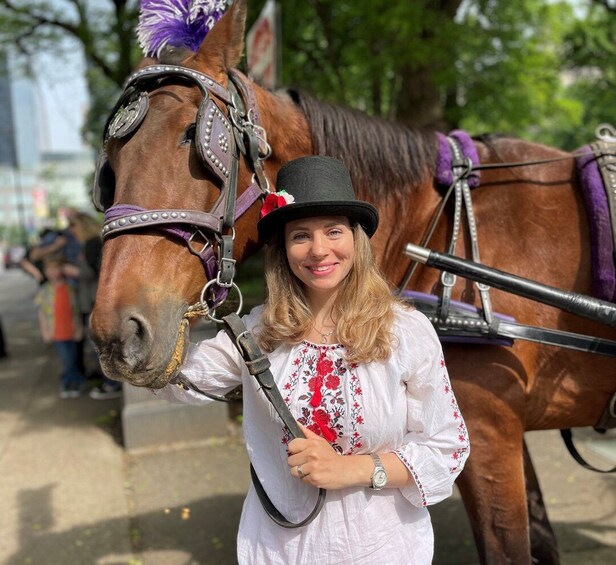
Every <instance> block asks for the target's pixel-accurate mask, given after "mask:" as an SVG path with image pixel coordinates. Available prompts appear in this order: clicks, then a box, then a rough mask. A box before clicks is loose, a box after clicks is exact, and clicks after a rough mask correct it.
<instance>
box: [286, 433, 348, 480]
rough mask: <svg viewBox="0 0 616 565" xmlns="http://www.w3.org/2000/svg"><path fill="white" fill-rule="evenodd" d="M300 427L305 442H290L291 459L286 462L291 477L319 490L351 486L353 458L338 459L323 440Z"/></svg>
mask: <svg viewBox="0 0 616 565" xmlns="http://www.w3.org/2000/svg"><path fill="white" fill-rule="evenodd" d="M299 426H300V428H301V429H302V432H304V435H305V436H306V438H305V439H304V438H296V439H294V440H292V441H291V442H289V446H288V449H289V453H290V454H291V455H290V456H289V458H288V460H287V462H288V464H289V467H290V468H291V475H293V476H294V477H297V478H298V479H301V480H303V481H304V482H306V483H309V484H311V485H313V486H315V487H318V488H324V489H339V488H344V487H348V486H351V485H352V484H353V483H352V482H350V481H349V479H350V478H351V477H352V473H351V470H352V469H351V467H352V461H351V460H352V458H351V457H345V456H343V455H339V454H338V453H336V452H335V451H334V448H333V447H332V446H331V445H330V443H329V442H328V441H327V440H326V439H324V438H322V437H320V436H318V435H317V434H315V433H314V432H313V431H311V430H309V429H308V428H307V427H305V426H302V425H301V424H299ZM298 467H299V470H298ZM302 475H303V477H302Z"/></svg>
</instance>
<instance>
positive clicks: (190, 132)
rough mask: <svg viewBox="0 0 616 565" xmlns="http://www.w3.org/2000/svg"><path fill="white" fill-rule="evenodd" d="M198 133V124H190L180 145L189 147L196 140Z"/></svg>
mask: <svg viewBox="0 0 616 565" xmlns="http://www.w3.org/2000/svg"><path fill="white" fill-rule="evenodd" d="M196 131H197V124H190V125H189V126H188V127H187V128H186V130H185V131H184V135H183V136H182V140H181V141H180V144H181V145H188V144H190V143H192V142H193V141H194V140H195V132H196Z"/></svg>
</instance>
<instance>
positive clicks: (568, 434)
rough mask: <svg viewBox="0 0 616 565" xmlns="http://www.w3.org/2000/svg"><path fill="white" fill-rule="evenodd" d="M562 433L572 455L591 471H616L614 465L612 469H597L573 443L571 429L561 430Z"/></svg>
mask: <svg viewBox="0 0 616 565" xmlns="http://www.w3.org/2000/svg"><path fill="white" fill-rule="evenodd" d="M560 435H561V436H562V438H563V441H564V442H565V445H566V446H567V449H568V450H569V453H571V457H573V458H574V459H575V460H576V461H577V462H578V463H579V464H580V465H581V466H582V467H584V468H585V469H588V470H589V471H594V472H595V473H614V472H616V467H612V468H611V469H597V468H596V467H593V466H592V465H591V464H590V463H588V461H586V460H585V459H584V458H583V457H582V456H581V455H580V452H579V451H578V450H577V449H576V448H575V445H573V434H572V432H571V430H570V429H566V430H560Z"/></svg>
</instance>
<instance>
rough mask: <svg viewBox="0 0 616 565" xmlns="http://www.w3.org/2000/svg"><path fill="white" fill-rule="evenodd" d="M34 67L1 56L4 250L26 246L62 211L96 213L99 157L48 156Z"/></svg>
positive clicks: (0, 222)
mask: <svg viewBox="0 0 616 565" xmlns="http://www.w3.org/2000/svg"><path fill="white" fill-rule="evenodd" d="M28 67H29V66H28V65H27V64H24V62H23V61H20V60H18V59H17V58H16V57H15V56H14V55H12V54H11V53H10V52H0V244H1V242H3V241H4V245H5V246H6V245H7V243H15V239H16V238H17V239H18V240H19V241H20V242H21V243H25V242H26V240H27V238H28V237H29V236H31V235H33V234H35V233H36V232H38V230H39V229H40V228H41V227H42V226H43V225H49V224H53V223H54V222H55V221H56V216H57V212H58V210H60V209H62V208H64V207H66V206H73V207H76V208H80V209H84V210H87V211H92V205H91V203H90V198H89V190H88V189H89V182H90V179H91V177H92V173H93V170H94V164H95V158H94V152H93V151H89V150H87V149H81V150H77V151H43V149H42V138H43V136H44V135H45V132H46V127H47V116H46V111H45V107H44V106H43V104H42V102H41V96H40V93H39V91H38V90H37V83H36V82H35V80H33V79H32V77H31V76H30V73H29V68H28Z"/></svg>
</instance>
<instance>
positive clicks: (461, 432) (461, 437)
mask: <svg viewBox="0 0 616 565" xmlns="http://www.w3.org/2000/svg"><path fill="white" fill-rule="evenodd" d="M440 365H441V369H443V375H442V378H443V382H444V385H445V394H451V399H450V401H449V404H450V406H451V408H452V411H453V417H454V419H455V420H460V424H459V425H458V441H459V442H460V443H461V444H462V447H460V448H459V449H457V450H456V451H455V452H454V453H453V454H452V456H451V457H452V459H453V460H454V462H455V463H454V466H453V467H450V468H449V472H450V473H456V472H457V471H458V470H459V469H460V464H461V462H462V460H463V459H464V458H463V457H462V455H463V454H465V453H466V452H467V451H468V431H467V430H466V425H465V424H464V420H463V419H462V415H461V414H460V409H459V408H458V403H457V402H456V398H455V396H454V394H453V390H452V388H451V383H450V381H449V375H448V374H447V368H446V367H445V360H444V359H443V358H441V363H440Z"/></svg>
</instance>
